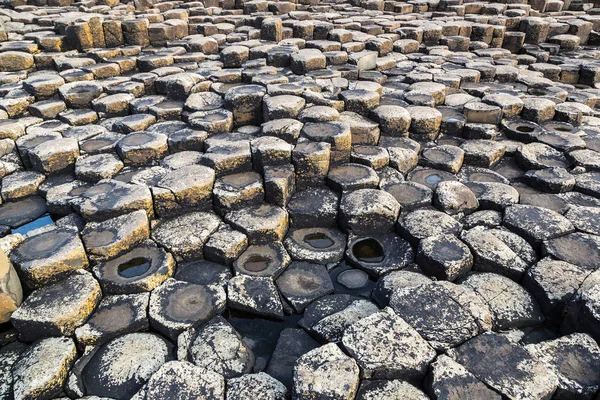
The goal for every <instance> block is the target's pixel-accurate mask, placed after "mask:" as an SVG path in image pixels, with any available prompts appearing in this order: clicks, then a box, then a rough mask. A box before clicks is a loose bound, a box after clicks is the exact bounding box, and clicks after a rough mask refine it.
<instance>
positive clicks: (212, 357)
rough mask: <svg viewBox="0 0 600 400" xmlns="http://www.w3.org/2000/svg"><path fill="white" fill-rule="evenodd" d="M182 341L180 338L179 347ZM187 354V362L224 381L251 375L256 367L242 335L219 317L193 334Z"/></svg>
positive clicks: (252, 355)
mask: <svg viewBox="0 0 600 400" xmlns="http://www.w3.org/2000/svg"><path fill="white" fill-rule="evenodd" d="M184 334H185V333H184ZM182 335H183V334H182ZM180 341H181V337H180V339H178V343H180ZM184 350H185V349H184ZM179 351H181V350H178V352H179ZM185 351H187V356H186V359H189V361H191V362H192V363H194V364H195V365H197V366H199V367H203V368H205V369H207V370H209V371H213V372H216V373H218V374H220V375H223V377H224V378H225V379H231V378H235V377H238V376H241V375H243V374H247V373H249V372H250V371H251V370H252V366H253V364H254V354H253V353H252V351H251V350H250V349H249V348H248V347H247V346H246V345H245V344H244V343H243V342H242V338H241V336H240V334H239V333H237V332H236V331H235V329H233V327H232V326H231V325H229V323H227V321H226V320H225V319H224V318H223V317H221V316H220V315H217V316H216V317H214V318H213V319H211V320H210V321H208V322H207V323H206V324H204V325H202V326H201V327H199V328H197V329H195V330H194V331H192V332H191V339H190V340H189V346H188V347H187V350H185Z"/></svg>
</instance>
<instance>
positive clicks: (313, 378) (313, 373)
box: [293, 343, 359, 399]
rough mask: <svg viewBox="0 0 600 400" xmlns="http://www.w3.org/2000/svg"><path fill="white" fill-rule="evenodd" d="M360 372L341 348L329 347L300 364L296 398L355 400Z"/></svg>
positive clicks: (326, 346)
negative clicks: (353, 399)
mask: <svg viewBox="0 0 600 400" xmlns="http://www.w3.org/2000/svg"><path fill="white" fill-rule="evenodd" d="M358 373H359V369H358V366H357V365H356V362H355V361H354V360H353V359H352V358H350V357H348V356H347V355H345V354H344V353H343V352H342V351H341V350H340V348H339V347H338V346H337V345H335V344H333V343H329V344H326V345H324V346H321V347H319V348H316V349H314V350H311V351H309V352H308V353H306V354H304V355H303V356H302V357H300V358H299V359H298V361H297V362H296V367H295V368H294V391H293V396H294V398H297V399H313V398H315V397H316V398H333V399H352V398H354V396H356V392H357V391H358V383H359V377H358Z"/></svg>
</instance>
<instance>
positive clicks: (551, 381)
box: [449, 333, 558, 399]
mask: <svg viewBox="0 0 600 400" xmlns="http://www.w3.org/2000/svg"><path fill="white" fill-rule="evenodd" d="M449 355H450V357H452V358H453V359H454V360H455V361H457V362H458V363H459V364H461V365H463V366H464V367H465V368H466V369H467V370H468V371H469V372H470V373H472V374H473V375H475V377H476V378H477V379H479V380H481V381H482V382H484V383H485V384H486V385H488V386H490V387H492V388H493V389H494V390H495V391H497V392H500V393H502V394H503V395H504V396H507V397H512V398H520V399H543V398H549V397H551V396H552V394H553V393H554V391H555V390H556V387H557V385H558V378H557V377H556V375H555V374H554V373H553V372H552V370H551V369H549V368H548V366H547V365H546V364H544V363H542V362H540V361H538V360H536V359H535V358H533V357H532V356H531V355H530V354H529V353H528V352H527V351H526V350H525V349H524V348H523V347H520V346H518V345H514V344H512V343H510V342H509V340H508V339H506V338H505V337H503V336H499V335H497V334H494V333H485V334H483V335H479V336H477V337H476V338H473V339H471V340H470V341H468V342H467V343H465V344H463V345H462V346H460V347H458V348H456V349H453V350H451V351H450V353H449Z"/></svg>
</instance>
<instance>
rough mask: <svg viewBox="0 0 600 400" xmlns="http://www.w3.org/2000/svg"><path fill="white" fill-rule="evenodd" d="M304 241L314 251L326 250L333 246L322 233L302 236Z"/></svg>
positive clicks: (328, 238) (331, 241)
mask: <svg viewBox="0 0 600 400" xmlns="http://www.w3.org/2000/svg"><path fill="white" fill-rule="evenodd" d="M304 241H305V242H306V243H307V244H309V245H310V246H312V247H314V248H316V249H326V248H328V247H331V246H333V245H334V244H335V242H334V241H333V240H331V238H330V237H329V236H327V235H326V234H324V233H318V232H317V233H311V234H308V235H306V236H304Z"/></svg>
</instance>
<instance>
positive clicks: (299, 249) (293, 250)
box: [283, 228, 346, 264]
mask: <svg viewBox="0 0 600 400" xmlns="http://www.w3.org/2000/svg"><path fill="white" fill-rule="evenodd" d="M283 244H284V245H285V248H286V249H287V251H288V252H289V253H290V256H291V257H292V258H293V259H294V260H302V261H309V262H314V263H318V264H329V263H335V262H339V261H340V260H341V259H342V258H343V256H344V250H345V248H346V235H345V234H344V233H342V232H341V231H339V230H338V229H333V228H300V229H295V230H290V231H289V232H288V235H287V236H286V238H285V240H284V242H283Z"/></svg>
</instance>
